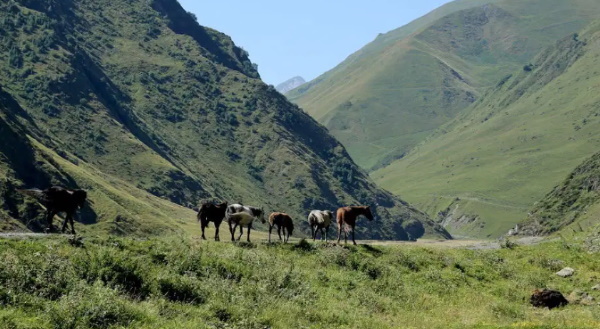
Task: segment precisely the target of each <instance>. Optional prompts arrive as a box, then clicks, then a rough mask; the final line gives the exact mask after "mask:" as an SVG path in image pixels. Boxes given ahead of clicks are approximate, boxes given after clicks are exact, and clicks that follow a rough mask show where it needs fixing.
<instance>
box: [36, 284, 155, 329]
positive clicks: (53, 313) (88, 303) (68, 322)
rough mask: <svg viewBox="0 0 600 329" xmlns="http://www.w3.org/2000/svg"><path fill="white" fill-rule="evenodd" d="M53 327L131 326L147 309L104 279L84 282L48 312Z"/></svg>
mask: <svg viewBox="0 0 600 329" xmlns="http://www.w3.org/2000/svg"><path fill="white" fill-rule="evenodd" d="M46 314H48V317H49V318H50V323H51V325H52V326H53V328H57V329H58V328H72V329H79V328H81V329H83V328H94V329H103V328H110V327H112V326H123V327H127V326H130V325H131V324H132V323H133V322H135V321H139V320H140V319H142V318H143V317H144V314H143V312H141V311H140V310H139V309H137V308H136V307H135V306H134V305H133V304H131V302H129V301H127V300H125V299H123V298H122V297H120V296H119V295H118V293H117V292H116V291H115V290H113V289H110V288H108V287H105V286H103V285H102V283H100V282H96V283H95V284H94V285H92V286H89V285H86V284H80V285H79V286H78V287H77V288H76V289H74V290H73V292H71V293H70V294H68V295H66V296H64V297H63V298H61V299H60V300H59V301H58V303H54V304H50V306H49V308H48V310H47V311H46Z"/></svg>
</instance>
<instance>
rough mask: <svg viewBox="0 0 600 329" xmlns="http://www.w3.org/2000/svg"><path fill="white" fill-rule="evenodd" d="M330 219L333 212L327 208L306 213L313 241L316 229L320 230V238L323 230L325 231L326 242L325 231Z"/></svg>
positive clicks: (327, 228)
mask: <svg viewBox="0 0 600 329" xmlns="http://www.w3.org/2000/svg"><path fill="white" fill-rule="evenodd" d="M332 219H333V213H332V212H331V211H329V210H313V211H311V212H310V214H308V224H309V225H310V230H311V233H312V238H313V241H315V239H316V238H317V231H319V232H321V239H322V238H323V231H325V242H327V233H328V231H329V225H331V220H332Z"/></svg>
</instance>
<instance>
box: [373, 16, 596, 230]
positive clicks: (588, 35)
mask: <svg viewBox="0 0 600 329" xmlns="http://www.w3.org/2000/svg"><path fill="white" fill-rule="evenodd" d="M598 31H599V26H598V24H594V25H592V26H591V27H590V28H589V29H588V31H587V32H585V33H582V35H581V36H579V37H568V38H566V39H564V40H562V41H561V42H558V43H557V44H556V45H555V46H554V47H551V48H549V49H547V50H545V51H544V52H542V53H541V54H540V55H539V56H538V57H537V58H536V60H535V61H534V62H533V64H534V65H533V67H532V71H530V72H528V71H525V70H520V71H519V72H517V73H516V74H515V75H514V76H513V77H510V78H508V79H505V80H504V81H503V84H502V83H501V84H499V85H498V87H496V88H495V90H493V91H491V92H490V93H489V95H487V96H485V97H484V98H483V100H482V101H480V102H478V103H477V104H476V105H475V106H473V107H471V108H470V109H468V110H467V111H465V112H464V113H463V114H461V115H460V116H459V117H457V118H456V119H455V120H453V121H452V122H450V123H449V124H447V125H446V126H444V127H442V128H440V129H439V131H438V132H436V134H434V135H433V136H431V137H430V138H429V139H428V140H427V141H425V142H424V143H422V144H421V145H419V146H418V147H417V148H415V149H414V150H413V151H412V152H411V153H410V154H409V155H408V156H407V157H406V158H404V159H402V160H399V161H396V162H394V163H393V164H392V165H391V166H389V167H387V168H384V169H382V170H379V171H377V172H374V173H373V175H372V177H374V178H375V179H376V181H378V182H380V183H381V184H382V185H383V186H384V187H386V188H388V189H390V190H391V191H393V192H395V193H398V194H399V195H401V196H404V197H406V198H407V199H408V200H410V201H412V202H415V203H416V204H418V205H420V206H426V207H427V211H429V212H430V214H432V215H435V214H437V212H438V211H440V210H443V209H445V208H446V207H448V205H451V204H452V203H456V200H455V198H457V197H458V198H460V200H459V201H458V204H459V208H460V207H462V211H459V215H460V214H466V215H479V216H480V218H481V220H476V221H474V222H472V223H470V224H468V225H463V226H462V227H460V228H456V229H455V230H454V233H458V234H467V235H474V236H498V235H500V234H503V233H505V232H506V231H507V230H508V229H509V228H511V227H512V226H514V225H515V224H516V223H518V222H519V221H521V220H523V219H524V218H525V217H526V213H527V210H529V209H530V208H531V206H532V205H533V203H534V202H536V201H538V200H539V199H541V198H542V196H543V194H544V193H545V192H546V191H549V190H551V188H552V187H553V186H555V185H557V184H558V183H559V182H560V181H561V180H562V179H563V178H564V177H565V176H566V175H567V174H568V173H569V172H570V171H571V170H573V168H575V166H577V165H578V164H580V163H581V162H582V161H583V160H584V159H586V158H587V157H589V156H590V155H591V154H592V153H593V152H594V151H596V150H598V148H599V147H600V139H599V138H598V134H597V132H598V130H599V129H600V113H599V112H598V104H600V98H599V95H598V93H597V92H596V91H597V90H598V87H599V86H600V74H599V73H600V72H598V70H597V69H596V68H597V67H598V64H599V63H600V51H599V49H600V48H599V47H598V45H599V42H600V41H599V40H600V39H599V38H600V33H599V32H598ZM455 217H456V216H455Z"/></svg>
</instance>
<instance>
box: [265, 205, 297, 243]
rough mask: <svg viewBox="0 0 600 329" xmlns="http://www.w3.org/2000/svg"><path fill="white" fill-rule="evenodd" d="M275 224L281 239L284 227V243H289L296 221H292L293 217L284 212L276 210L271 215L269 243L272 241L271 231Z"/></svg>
mask: <svg viewBox="0 0 600 329" xmlns="http://www.w3.org/2000/svg"><path fill="white" fill-rule="evenodd" d="M275 226H277V234H279V241H281V229H282V228H283V243H287V242H288V240H289V239H290V235H292V232H293V231H294V221H292V217H290V215H288V214H286V213H282V212H274V213H271V215H269V243H270V242H271V232H272V231H273V227H275Z"/></svg>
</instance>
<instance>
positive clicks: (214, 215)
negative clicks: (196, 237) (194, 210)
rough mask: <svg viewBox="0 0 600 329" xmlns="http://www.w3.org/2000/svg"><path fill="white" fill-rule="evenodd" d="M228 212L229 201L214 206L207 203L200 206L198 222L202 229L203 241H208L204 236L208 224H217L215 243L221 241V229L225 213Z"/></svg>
mask: <svg viewBox="0 0 600 329" xmlns="http://www.w3.org/2000/svg"><path fill="white" fill-rule="evenodd" d="M226 210H227V201H225V202H222V203H219V204H213V203H212V202H205V203H203V204H202V206H200V210H199V211H198V215H197V217H198V221H199V222H200V228H201V229H202V239H203V240H206V237H205V236H204V230H205V229H206V227H208V222H213V223H215V241H220V240H221V239H220V238H219V227H220V226H221V223H222V222H223V219H224V218H225V211H226Z"/></svg>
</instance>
